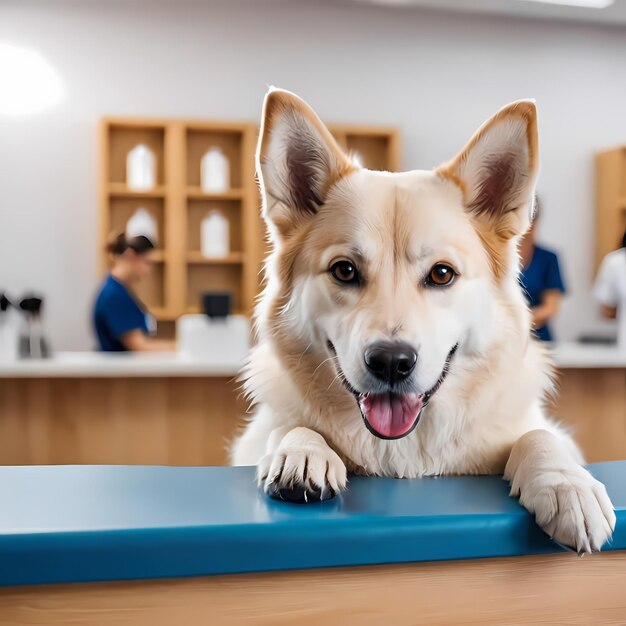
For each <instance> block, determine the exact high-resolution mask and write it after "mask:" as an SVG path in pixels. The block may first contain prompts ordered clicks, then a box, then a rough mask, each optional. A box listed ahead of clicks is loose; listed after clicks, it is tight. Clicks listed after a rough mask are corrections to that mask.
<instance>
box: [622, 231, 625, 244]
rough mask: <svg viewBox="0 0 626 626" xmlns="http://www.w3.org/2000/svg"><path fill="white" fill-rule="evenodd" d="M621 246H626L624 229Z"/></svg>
mask: <svg viewBox="0 0 626 626" xmlns="http://www.w3.org/2000/svg"><path fill="white" fill-rule="evenodd" d="M622 248H626V230H625V231H624V236H623V237H622Z"/></svg>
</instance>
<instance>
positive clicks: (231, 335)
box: [176, 315, 250, 368]
mask: <svg viewBox="0 0 626 626" xmlns="http://www.w3.org/2000/svg"><path fill="white" fill-rule="evenodd" d="M176 337H177V339H178V349H179V351H180V353H181V355H182V356H184V357H185V358H188V359H194V360H199V361H202V362H203V363H209V364H211V365H216V366H224V367H225V368H232V367H237V368H239V367H241V366H242V365H243V364H244V362H245V360H246V358H247V356H248V351H249V349H250V322H249V320H248V318H247V317H246V316H245V315H229V316H228V317H225V318H221V319H220V318H214V319H211V318H209V317H207V316H206V315H183V316H181V317H179V318H178V321H177V323H176Z"/></svg>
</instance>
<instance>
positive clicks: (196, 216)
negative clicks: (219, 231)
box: [186, 200, 243, 252]
mask: <svg viewBox="0 0 626 626" xmlns="http://www.w3.org/2000/svg"><path fill="white" fill-rule="evenodd" d="M211 210H218V211H220V212H221V213H222V214H223V215H224V217H226V219H227V220H228V224H229V232H230V249H231V251H232V252H241V251H242V250H243V237H242V219H241V204H240V203H239V202H238V201H234V200H222V201H214V200H210V201H205V200H190V201H189V203H188V205H187V244H186V250H187V251H188V252H198V251H199V250H200V224H201V222H202V220H203V219H204V218H205V217H206V216H207V213H208V212H209V211H211Z"/></svg>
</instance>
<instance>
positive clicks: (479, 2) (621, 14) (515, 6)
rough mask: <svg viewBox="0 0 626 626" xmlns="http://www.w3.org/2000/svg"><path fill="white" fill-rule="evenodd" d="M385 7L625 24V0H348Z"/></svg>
mask: <svg viewBox="0 0 626 626" xmlns="http://www.w3.org/2000/svg"><path fill="white" fill-rule="evenodd" d="M351 1H352V2H354V3H366V4H375V5H379V6H386V7H391V8H394V7H404V8H406V7H428V8H430V9H438V10H442V11H455V12H461V13H488V14H492V15H508V16H513V17H525V18H532V19H545V20H561V21H576V22H589V23H599V24H611V25H614V26H624V25H626V0H615V2H614V4H613V5H611V6H609V7H607V8H605V9H593V8H583V7H576V6H565V5H557V4H544V3H542V2H528V1H523V0H351Z"/></svg>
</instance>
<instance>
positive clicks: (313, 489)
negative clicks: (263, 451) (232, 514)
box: [257, 429, 347, 503]
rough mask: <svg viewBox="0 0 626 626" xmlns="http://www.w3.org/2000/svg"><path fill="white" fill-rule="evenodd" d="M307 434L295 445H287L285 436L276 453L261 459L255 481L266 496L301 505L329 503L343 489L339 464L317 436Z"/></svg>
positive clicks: (341, 471)
mask: <svg viewBox="0 0 626 626" xmlns="http://www.w3.org/2000/svg"><path fill="white" fill-rule="evenodd" d="M302 430H308V429H302ZM309 433H310V435H307V437H299V438H298V439H300V440H299V441H296V440H294V439H295V438H293V437H292V438H291V441H290V438H289V435H290V434H291V433H289V434H288V435H287V436H286V437H285V439H284V440H283V442H281V444H280V446H279V447H278V449H277V450H276V452H274V453H272V454H268V455H266V456H265V457H263V459H261V461H260V462H259V465H258V467H257V480H258V483H259V486H263V490H264V491H265V493H266V494H267V495H269V496H271V497H273V498H279V499H281V500H286V501H288V502H300V503H304V502H314V501H316V500H329V499H330V498H333V497H334V496H335V494H337V493H338V492H339V491H342V490H343V489H345V488H346V482H347V481H346V466H345V465H344V463H343V461H342V460H341V459H340V458H339V456H338V455H337V453H336V452H335V451H334V450H332V449H331V448H330V447H329V446H328V444H327V443H326V441H324V438H323V437H322V436H321V435H318V434H317V433H314V432H313V431H309ZM318 438H319V439H318Z"/></svg>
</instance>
